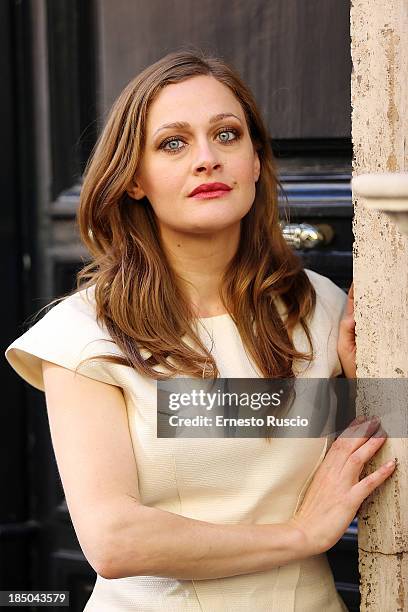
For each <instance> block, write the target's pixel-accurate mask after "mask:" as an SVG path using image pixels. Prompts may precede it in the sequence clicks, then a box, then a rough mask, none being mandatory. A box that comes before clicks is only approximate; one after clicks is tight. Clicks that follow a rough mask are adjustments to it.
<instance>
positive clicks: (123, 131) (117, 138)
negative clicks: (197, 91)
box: [76, 50, 316, 380]
mask: <svg viewBox="0 0 408 612" xmlns="http://www.w3.org/2000/svg"><path fill="white" fill-rule="evenodd" d="M197 75H211V76H213V77H214V78H216V79H217V80H218V81H220V82H221V83H223V84H224V85H226V86H227V87H229V88H230V90H231V91H232V92H233V93H234V95H235V96H236V98H237V99H238V101H239V102H240V104H241V106H242V109H243V111H244V113H245V117H246V121H247V125H248V129H249V133H250V136H251V139H252V142H253V145H254V147H255V149H256V151H257V152H258V155H259V159H260V163H261V171H260V177H259V180H258V182H257V183H256V196H255V199H254V202H253V205H252V207H251V209H250V211H249V212H248V213H247V214H246V216H245V217H244V218H243V219H242V220H241V233H240V241H239V245H238V249H237V252H236V254H235V256H234V258H233V259H232V261H231V262H230V264H229V266H228V269H227V270H226V271H225V274H224V277H223V279H222V283H221V286H220V288H219V291H220V298H221V301H222V303H223V305H224V307H225V309H226V311H227V312H229V314H230V315H231V317H232V319H233V321H234V322H235V324H236V326H237V328H238V331H239V333H240V335H241V338H242V341H243V343H244V346H245V348H246V350H247V352H248V353H249V355H250V356H251V357H252V359H253V361H254V363H255V364H256V366H257V367H258V368H259V370H260V372H261V373H262V375H263V376H264V377H265V378H276V377H284V378H290V377H293V376H294V373H293V361H294V360H295V359H302V360H307V361H310V360H312V359H313V345H312V341H311V335H310V331H309V327H308V317H309V315H311V314H312V313H313V311H314V307H315V301H316V295H315V291H314V288H313V286H312V284H311V283H310V281H309V279H308V277H307V275H306V273H305V271H304V270H303V267H302V263H301V261H300V259H299V258H298V257H297V256H296V255H295V254H294V253H293V251H292V250H291V248H290V247H288V245H287V244H286V242H285V240H284V238H283V236H282V232H281V228H280V225H279V213H278V186H279V180H278V177H277V169H276V166H275V162H274V158H273V153H272V149H271V145H270V141H269V137H268V133H267V130H266V128H265V126H264V123H263V121H262V119H261V116H260V113H259V111H258V109H257V105H256V102H255V100H254V97H253V95H252V94H251V92H250V90H249V89H248V87H247V86H246V85H245V84H244V83H243V82H242V80H241V79H240V77H239V76H238V75H237V74H236V72H235V71H234V70H233V69H232V68H231V67H230V66H228V65H227V64H226V63H225V62H224V61H222V60H221V59H219V58H215V57H211V56H206V55H205V54H204V53H203V52H201V51H192V50H180V51H178V52H175V53H170V54H168V55H166V56H165V57H163V58H162V59H160V60H159V61H157V62H155V63H154V64H152V65H151V66H149V67H147V68H146V69H145V70H143V72H141V73H140V74H139V75H138V76H137V77H136V78H135V79H133V80H132V81H131V82H130V83H129V84H128V85H127V87H126V88H125V89H124V90H123V91H122V93H121V94H120V96H119V97H118V99H117V100H116V102H115V103H114V105H113V107H112V109H111V111H110V114H109V117H108V119H107V122H106V126H105V128H104V129H103V131H102V133H101V135H100V137H99V140H98V142H97V143H96V146H95V148H94V151H93V153H92V155H91V157H90V159H89V161H88V164H87V167H86V170H85V174H84V180H83V186H82V191H81V196H80V205H79V209H78V215H77V223H78V226H79V231H80V235H81V238H82V241H83V243H84V244H85V246H86V247H87V249H88V250H89V252H90V254H91V257H92V259H91V261H90V263H88V264H87V265H85V267H84V268H83V269H82V270H81V271H80V272H79V273H78V274H77V289H76V291H78V290H80V289H85V288H88V287H91V286H94V292H95V293H94V295H95V306H96V317H97V320H98V322H99V323H102V324H104V325H105V326H106V329H107V331H108V332H109V334H110V336H111V338H112V341H113V342H115V343H116V345H117V346H118V347H119V348H120V350H121V352H122V353H123V358H122V357H120V356H112V355H103V356H100V357H99V358H101V357H102V358H103V359H107V360H108V361H110V362H113V363H119V364H122V365H127V366H131V367H132V368H134V369H135V370H136V371H137V372H138V373H140V374H142V375H143V376H148V377H152V378H155V379H158V380H159V379H165V378H170V377H173V376H176V375H183V376H189V377H199V378H203V377H204V378H217V377H219V371H218V368H217V364H216V362H215V360H214V357H213V356H212V354H211V352H210V351H209V350H208V349H207V348H206V346H205V345H204V343H203V342H202V341H201V339H200V337H199V335H198V332H197V327H196V323H197V322H196V319H195V317H194V315H193V311H192V308H191V306H190V304H189V303H188V300H187V298H186V296H185V295H184V293H183V291H182V289H181V283H180V279H179V278H178V276H177V274H176V273H175V271H174V270H173V269H172V267H171V266H170V264H169V261H168V259H167V257H166V253H165V251H164V249H163V247H162V244H161V240H160V234H159V230H158V225H157V223H156V219H155V215H154V213H153V209H152V207H151V204H150V202H149V201H148V199H147V198H146V197H145V198H143V199H142V200H138V201H136V200H133V199H132V198H131V197H129V195H128V194H127V190H128V189H129V188H130V186H131V183H132V179H133V178H134V176H135V173H136V171H137V169H138V164H139V162H140V160H141V156H142V154H143V149H144V143H145V129H146V119H147V114H148V112H149V106H150V104H151V103H152V102H153V100H154V99H155V97H156V96H157V94H158V92H160V90H161V89H163V87H166V86H167V85H169V84H173V83H179V82H181V81H184V80H185V79H189V78H191V77H195V76H197ZM277 300H280V302H281V305H283V306H284V310H285V313H286V314H285V316H283V317H282V318H281V316H280V315H279V313H278V310H277ZM298 324H300V325H301V326H302V328H303V330H304V332H305V334H306V337H307V339H308V343H309V346H310V351H309V352H308V353H300V352H298V351H297V350H296V348H295V346H294V344H293V340H292V335H293V334H292V333H293V330H294V328H295V327H296V326H297V325H298ZM146 352H147V353H146ZM157 366H159V369H156V368H157ZM163 369H164V371H163Z"/></svg>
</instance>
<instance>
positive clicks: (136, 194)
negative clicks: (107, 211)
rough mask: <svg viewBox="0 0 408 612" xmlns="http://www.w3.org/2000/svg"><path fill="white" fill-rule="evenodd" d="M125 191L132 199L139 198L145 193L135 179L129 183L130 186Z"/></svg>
mask: <svg viewBox="0 0 408 612" xmlns="http://www.w3.org/2000/svg"><path fill="white" fill-rule="evenodd" d="M126 191H127V194H128V195H129V196H130V197H131V198H133V199H134V200H141V199H142V198H144V196H145V195H146V194H145V192H144V191H143V189H142V187H141V186H140V184H139V183H138V182H137V181H136V180H133V181H132V183H131V184H130V186H129V187H128V189H127V190H126Z"/></svg>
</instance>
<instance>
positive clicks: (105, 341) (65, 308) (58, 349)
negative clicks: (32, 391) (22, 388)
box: [5, 289, 126, 391]
mask: <svg viewBox="0 0 408 612" xmlns="http://www.w3.org/2000/svg"><path fill="white" fill-rule="evenodd" d="M87 291H88V290H85V289H83V290H81V291H79V292H77V293H75V294H74V295H71V296H69V297H67V298H64V300H63V301H61V302H59V303H58V304H57V305H56V306H54V307H52V308H51V310H49V311H48V312H47V313H46V314H45V315H44V316H43V317H42V319H40V320H39V321H38V322H37V323H35V324H34V325H33V326H32V327H30V329H28V330H27V331H26V332H25V333H24V334H22V335H21V336H19V337H18V338H16V340H14V342H12V343H11V344H10V346H8V347H7V349H6V351H5V357H6V359H7V361H8V362H9V364H10V365H11V366H12V368H13V369H14V370H15V371H16V372H17V374H19V376H21V377H22V378H23V379H24V380H25V381H26V382H28V383H29V384H30V385H32V386H33V387H35V388H36V389H40V391H44V381H43V376H42V363H41V362H42V360H46V361H50V362H52V363H56V364H58V365H61V366H63V367H64V368H67V369H69V370H73V371H75V370H76V371H77V372H78V373H79V374H82V375H83V376H88V377H89V378H93V379H95V380H99V381H100V382H104V383H108V384H111V385H116V386H119V387H120V386H122V385H121V383H120V368H123V367H126V366H121V365H120V364H112V363H109V362H107V361H104V360H98V359H92V360H90V361H86V362H84V363H82V364H81V365H79V364H80V363H81V361H82V360H83V359H85V358H87V357H91V356H99V355H122V353H121V352H120V350H119V348H118V346H117V345H116V344H115V343H113V342H112V339H111V338H110V336H109V334H108V333H107V331H106V330H105V329H104V328H102V327H100V326H99V325H98V323H97V322H96V314H95V308H94V305H93V302H92V298H91V296H90V295H88V293H87ZM78 366H79V367H78Z"/></svg>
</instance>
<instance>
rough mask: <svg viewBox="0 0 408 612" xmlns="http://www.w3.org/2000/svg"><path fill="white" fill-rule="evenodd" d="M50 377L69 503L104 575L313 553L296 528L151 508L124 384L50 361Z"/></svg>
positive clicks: (223, 572) (253, 566)
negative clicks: (143, 490) (143, 497)
mask: <svg viewBox="0 0 408 612" xmlns="http://www.w3.org/2000/svg"><path fill="white" fill-rule="evenodd" d="M43 375H44V385H45V392H46V402H47V411H48V418H49V424H50V430H51V437H52V443H53V447H54V452H55V456H56V460H57V465H58V469H59V473H60V477H61V481H62V484H63V488H64V492H65V497H66V501H67V505H68V509H69V512H70V516H71V519H72V522H73V525H74V527H75V531H76V534H77V537H78V540H79V543H80V545H81V547H82V550H83V552H84V554H85V556H86V558H87V559H88V561H89V563H90V564H91V566H92V567H93V568H94V569H95V571H96V572H98V573H99V574H100V575H102V576H103V577H105V578H122V577H125V576H135V575H158V576H171V577H175V578H180V579H189V578H190V579H191V578H194V579H205V578H216V577H221V576H233V575H237V574H247V573H251V572H258V571H263V570H267V569H270V568H272V567H274V566H277V565H283V564H285V563H289V562H290V561H293V560H294V559H298V558H300V557H303V556H307V550H306V549H305V547H304V537H303V535H302V532H301V530H299V529H297V528H296V527H294V526H290V525H287V524H277V525H243V524H239V525H223V524H214V523H207V522H204V521H198V520H195V519H190V518H186V517H183V516H180V515H178V514H173V513H171V512H167V511H164V510H160V509H156V508H151V507H148V506H144V505H142V504H141V503H140V497H139V489H138V479H137V468H136V464H135V458H134V453H133V448H132V443H131V437H130V433H129V426H128V421H127V414H126V405H125V401H124V398H123V394H122V391H121V389H120V388H119V387H115V386H114V385H108V384H105V383H102V382H99V381H96V380H93V379H90V378H88V377H85V376H82V375H81V374H76V375H74V373H73V372H72V371H70V370H68V369H66V368H63V367H61V366H58V365H56V364H53V363H49V362H47V361H43Z"/></svg>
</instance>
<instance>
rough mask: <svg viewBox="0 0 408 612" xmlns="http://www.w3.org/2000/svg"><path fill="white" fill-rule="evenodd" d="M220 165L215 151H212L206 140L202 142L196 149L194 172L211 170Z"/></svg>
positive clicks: (200, 172)
mask: <svg viewBox="0 0 408 612" xmlns="http://www.w3.org/2000/svg"><path fill="white" fill-rule="evenodd" d="M220 167H221V163H220V161H219V159H218V153H217V151H214V149H213V148H212V147H211V146H210V144H209V143H208V141H207V142H203V143H202V144H201V145H200V146H199V147H198V149H197V157H196V161H195V162H194V173H195V174H202V173H206V172H212V171H213V170H216V169H218V168H220Z"/></svg>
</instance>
